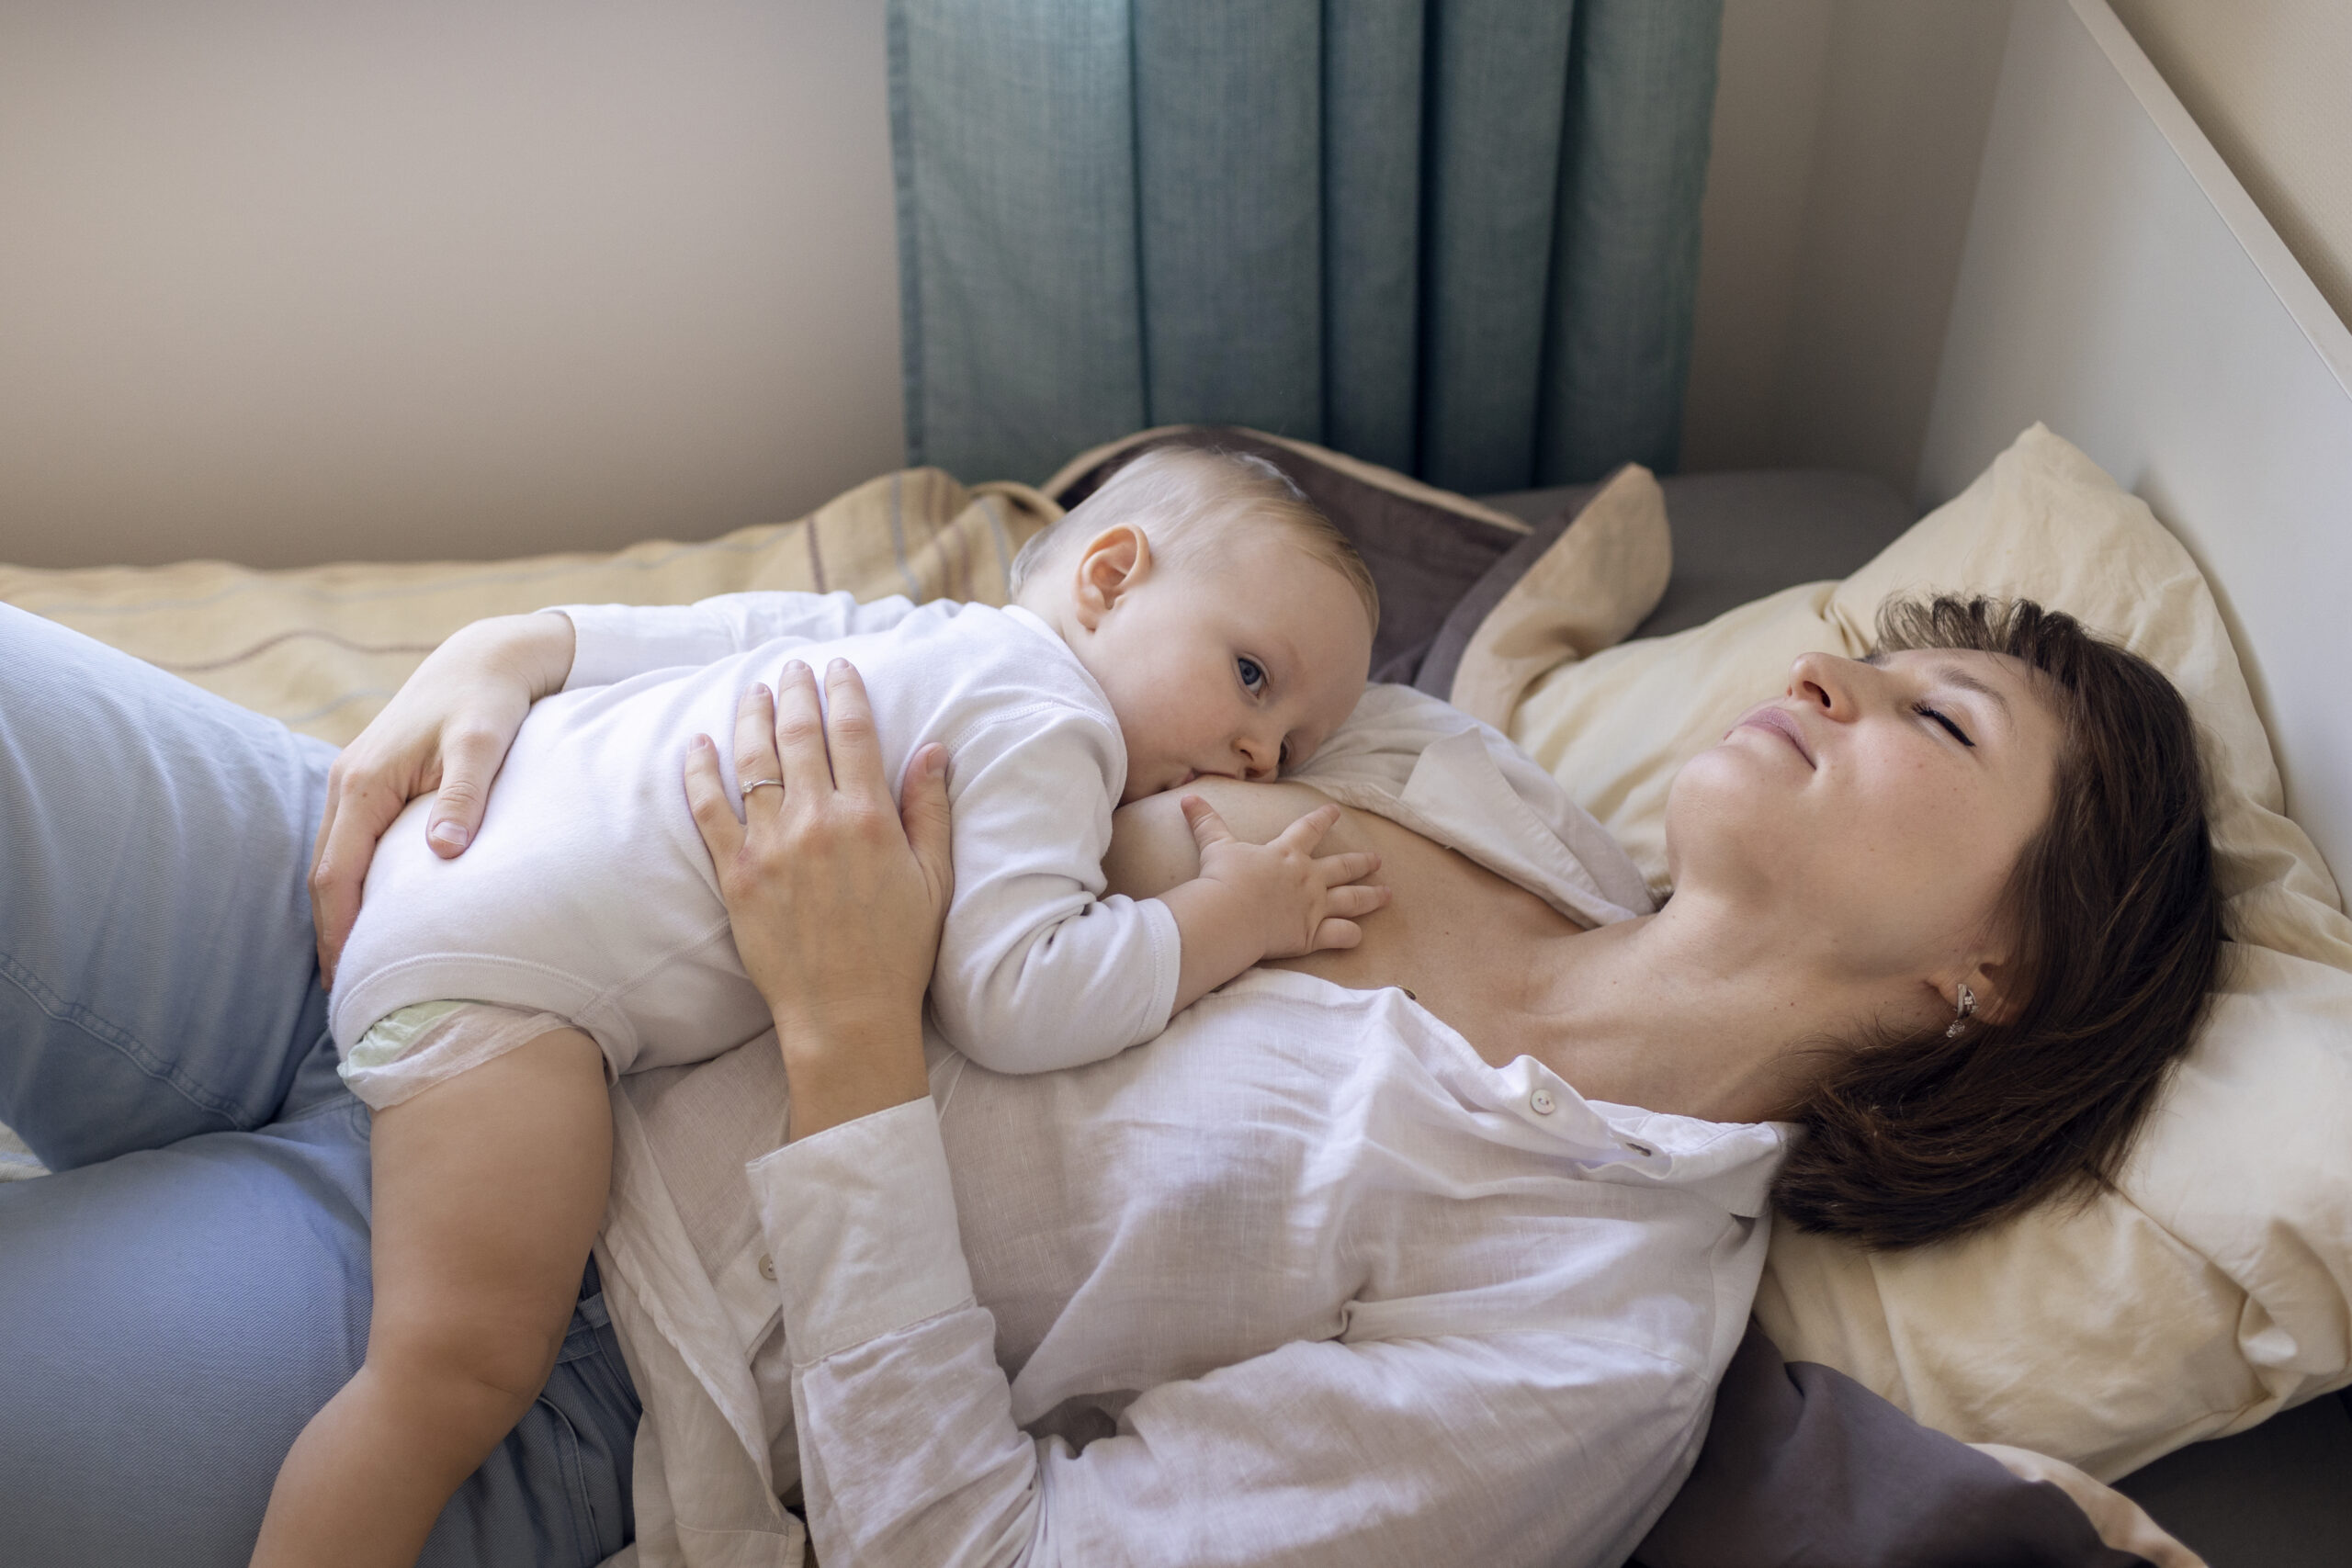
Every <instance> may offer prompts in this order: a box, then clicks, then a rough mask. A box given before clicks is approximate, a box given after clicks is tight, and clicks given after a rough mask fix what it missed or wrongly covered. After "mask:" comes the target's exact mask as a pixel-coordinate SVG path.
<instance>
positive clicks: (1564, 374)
mask: <svg viewBox="0 0 2352 1568" xmlns="http://www.w3.org/2000/svg"><path fill="white" fill-rule="evenodd" d="M1721 32H1722V10H1721V6H1719V5H1713V4H1708V5H1699V4H1660V3H1659V0H1580V5H1579V8H1578V10H1577V39H1576V51H1575V55H1574V58H1573V60H1572V62H1571V68H1570V74H1569V95H1568V104H1569V107H1568V122H1567V128H1566V138H1565V141H1564V145H1565V146H1566V148H1568V149H1569V150H1570V155H1568V156H1565V157H1563V158H1562V159H1561V161H1560V211H1559V220H1558V224H1557V226H1556V231H1555V235H1554V242H1553V243H1554V250H1553V262H1552V298H1551V301H1550V307H1549V310H1547V312H1546V319H1545V322H1544V396H1543V399H1542V403H1541V413H1540V418H1539V424H1538V435H1537V460H1536V465H1535V482H1536V483H1537V484H1541V485H1555V484H1581V483H1583V482H1584V481H1586V480H1588V479H1597V478H1599V477H1600V475H1602V474H1604V473H1606V472H1608V471H1609V470H1610V469H1611V468H1615V467H1616V466H1617V465H1618V464H1620V463H1627V462H1634V463H1641V464H1645V465H1646V466H1647V467H1649V468H1654V469H1656V470H1657V471H1658V472H1660V473H1668V472H1671V471H1672V470H1673V468H1674V467H1675V459H1676V457H1677V455H1678V453H1679V449H1680V446H1681V439H1682V387H1683V378H1684V372H1685V371H1686V369H1687V368H1688V367H1689V365H1690V362H1691V316H1692V313H1693V302H1694V300H1695V299H1696V298H1697V295H1698V289H1699V221H1698V214H1699V200H1700V197H1702V196H1703V195H1704V194H1705V192H1706V187H1707V133H1708V130H1709V126H1710V124H1711V119H1712V117H1711V116H1707V115H1694V114H1693V113H1691V103H1692V102H1693V101H1694V100H1695V101H1697V102H1699V103H1703V104H1708V105H1712V104H1713V102H1714V97H1715V46H1716V42H1717V39H1718V38H1719V36H1720V34H1721Z"/></svg>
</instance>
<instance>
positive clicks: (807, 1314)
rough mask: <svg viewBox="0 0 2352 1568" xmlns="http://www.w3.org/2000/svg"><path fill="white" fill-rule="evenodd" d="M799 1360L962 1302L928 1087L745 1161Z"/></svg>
mask: <svg viewBox="0 0 2352 1568" xmlns="http://www.w3.org/2000/svg"><path fill="white" fill-rule="evenodd" d="M745 1171H746V1172H747V1173H748V1174H749V1176H750V1178H751V1181H752V1199H753V1201H755V1202H756V1203H757V1204H758V1205H759V1210H760V1228H761V1230H762V1231H763V1233H764V1234H765V1235H766V1237H767V1243H768V1251H769V1254H770V1255H771V1256H772V1257H774V1258H775V1274H776V1286H777V1289H778V1290H779V1291H780V1292H782V1295H783V1305H784V1334H785V1343H786V1345H787V1346H788V1347H790V1348H791V1351H792V1359H793V1362H794V1364H795V1365H797V1366H806V1365H808V1364H809V1363H810V1362H813V1361H820V1360H823V1359H825V1358H827V1357H829V1356H833V1355H837V1354H839V1353H840V1352H841V1351H843V1350H847V1349H850V1348H854V1347H855V1346H859V1345H863V1344H865V1342H866V1341H868V1340H870V1339H874V1338H877V1337H880V1336H882V1335H885V1334H894V1333H897V1332H899V1330H902V1329H906V1328H910V1327H912V1326H913V1325H916V1324H918V1323H922V1322H923V1321H924V1320H925V1319H928V1318H933V1317H937V1316H940V1315H941V1314H944V1313H950V1312H954V1311H956V1309H957V1308H959V1307H964V1306H967V1305H969V1304H970V1303H971V1301H972V1271H971V1268H970V1266H969V1265H968V1264H967V1263H966V1262H965V1260H964V1241H963V1235H962V1233H961V1232H960V1231H959V1230H958V1229H957V1228H956V1195H955V1191H954V1190H953V1188H952V1187H951V1186H950V1185H949V1181H948V1175H947V1146H946V1145H945V1144H944V1142H942V1140H941V1138H940V1135H939V1112H938V1110H937V1108H936V1107H934V1106H933V1104H932V1102H931V1100H930V1099H929V1098H927V1097H926V1098H924V1099H922V1100H909V1101H907V1102H906V1103H905V1104H904V1105H894V1106H892V1107H891V1108H890V1109H889V1110H888V1111H876V1112H875V1113H874V1114H873V1115H871V1116H862V1117H860V1118H858V1119H857V1120H856V1121H854V1122H842V1124H841V1125H839V1126H837V1127H828V1128H826V1129H825V1130H824V1131H823V1132H821V1133H817V1134H811V1135H810V1136H809V1137H806V1138H802V1139H800V1140H798V1141H797V1142H796V1143H791V1144H786V1145H785V1146H784V1147H783V1148H780V1149H778V1150H776V1151H775V1153H773V1154H769V1155H763V1156H761V1157H760V1158H758V1159H755V1160H753V1161H752V1162H751V1164H750V1165H748V1166H746V1167H745Z"/></svg>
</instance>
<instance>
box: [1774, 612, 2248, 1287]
mask: <svg viewBox="0 0 2352 1568" xmlns="http://www.w3.org/2000/svg"><path fill="white" fill-rule="evenodd" d="M1904 649H1968V650H1971V651H1974V652H1979V653H1999V654H2007V655H2008V656H2010V657H2011V658H2014V659H2018V660H2023V661H2024V662H2025V663H2026V664H2027V665H2029V666H2030V667H2031V668H2032V669H2033V670H2034V671H2037V672H2038V674H2039V676H2040V680H2039V681H2038V682H2037V684H2038V685H2039V686H2040V687H2041V691H2042V693H2043V694H2044V695H2045V696H2046V697H2047V698H2048V699H2049V700H2050V702H2051V704H2052V706H2053V707H2054V708H2055V709H2056V711H2057V713H2058V716H2059V719H2060V722H2061V725H2062V728H2063V731H2064V741H2063V742H2062V744H2061V747H2060V751H2059V756H2058V761H2057V773H2056V781H2055V783H2056V788H2055V791H2054V799H2053V801H2052V807H2051V811H2050V819H2049V820H2048V821H2047V822H2045V823H2044V824H2043V825H2042V827H2041V831H2040V832H2038V833H2037V834H2036V835H2035V836H2034V838H2033V839H2032V840H2031V841H2030V842H2029V843H2028V844H2027V845H2026V847H2025V850H2024V852H2023V853H2021V854H2020V855H2019V856H2018V863H2017V866H2016V868H2015V869H2014V870H2013V871H2012V873H2011V874H2010V877H2009V882H2008V885H2007V889H2006V891H2005V893H2004V895H2003V898H2002V907H2001V909H2000V918H2001V919H2004V920H2006V921H2007V927H2006V930H2007V932H2008V933H2009V934H2010V935H2012V937H2013V938H2014V940H2015V942H2016V947H2015V950H2014V951H2015V954H2016V957H2015V959H2014V961H2013V962H2014V965H2015V972H2014V978H2012V979H2010V980H2008V981H2007V982H2006V983H2005V985H2004V987H2003V1002H2004V1006H2003V1008H2002V1009H2001V1010H2000V1011H2001V1016H2000V1017H1998V1018H1997V1019H1995V1018H1989V1017H1985V1016H1981V1015H1980V1016H1979V1017H1977V1018H1973V1019H1971V1020H1969V1021H1967V1022H1966V1024H1965V1025H1964V1026H1963V1027H1962V1029H1961V1030H1960V1032H1958V1034H1957V1035H1955V1036H1951V1037H1947V1036H1946V1034H1945V1032H1944V1030H1943V1028H1942V1027H1938V1028H1937V1029H1935V1030H1933V1031H1930V1032H1928V1033H1926V1034H1923V1035H1919V1036H1917V1037H1912V1036H1888V1037H1883V1038H1880V1039H1875V1040H1871V1041H1869V1042H1866V1043H1863V1044H1862V1045H1861V1047H1860V1048H1859V1049H1851V1050H1846V1051H1841V1052H1840V1053H1839V1055H1840V1058H1841V1060H1840V1062H1839V1065H1838V1066H1836V1067H1835V1068H1833V1069H1832V1070H1831V1072H1830V1073H1829V1075H1828V1077H1827V1079H1826V1081H1825V1082H1823V1083H1822V1084H1821V1085H1820V1086H1819V1087H1818V1088H1817V1089H1815V1091H1814V1092H1813V1094H1812V1095H1811V1096H1810V1097H1809V1098H1807V1099H1806V1100H1804V1103H1803V1104H1801V1105H1800V1106H1798V1107H1797V1108H1796V1109H1795V1111H1793V1117H1794V1119H1795V1120H1796V1121H1798V1122H1800V1123H1802V1124H1803V1125H1804V1128H1805V1136H1804V1138H1803V1139H1801V1140H1800V1141H1799V1142H1798V1145H1797V1146H1796V1148H1795V1150H1794V1151H1793V1152H1792V1154H1791V1156H1790V1157H1789V1161H1788V1163H1787V1165H1786V1166H1784V1167H1783V1168H1782V1169H1781V1178H1780V1182H1779V1185H1778V1187H1777V1188H1776V1190H1775V1194H1774V1195H1775V1197H1776V1198H1777V1200H1778V1201H1779V1204H1780V1207H1781V1213H1783V1214H1785V1215H1787V1216H1788V1217H1789V1218H1790V1219H1791V1220H1792V1221H1794V1222H1795V1224H1797V1226H1798V1227H1799V1228H1800V1229H1803V1230H1809V1231H1826V1232H1830V1233H1832V1234H1835V1235H1845V1236H1849V1237H1851V1238H1853V1239H1854V1240H1856V1241H1860V1242H1862V1243H1864V1244H1866V1245H1868V1246H1871V1247H1916V1246H1917V1245H1919V1244H1921V1243H1923V1242H1930V1241H1939V1240H1943V1239H1945V1238H1947V1237H1951V1236H1955V1235H1961V1234H1962V1233H1964V1232H1966V1231H1970V1230H1973V1229H1975V1228H1977V1227H1979V1226H1982V1225H1985V1224H1990V1223H1992V1222H1993V1221H1995V1220H1997V1219H2001V1218H2003V1217H2005V1216H2007V1215H2010V1214H2014V1213H2018V1211H2020V1210H2022V1209H2024V1208H2026V1207H2027V1206H2029V1205H2030V1204H2032V1203H2034V1202H2036V1201H2040V1200H2041V1199H2043V1198H2047V1197H2052V1196H2053V1195H2069V1194H2072V1195H2081V1196H2087V1195H2088V1194H2090V1193H2091V1192H2093V1191H2096V1190H2098V1189H2099V1188H2101V1187H2103V1186H2105V1185H2107V1184H2109V1182H2111V1180H2112V1179H2113V1177H2114V1174H2115V1171H2116V1169H2117V1168H2119V1167H2120V1165H2121V1164H2122V1161H2123V1156H2124V1155H2125V1153H2126V1152H2127V1151H2128V1150H2129V1148H2130V1146H2131V1136H2132V1134H2133V1133H2134V1132H2135V1131H2137V1130H2138V1128H2139V1125H2140V1123H2141V1122H2142V1120H2143V1118H2144V1117H2145V1116H2146V1115H2147V1112H2148V1110H2149V1108H2150V1107H2151V1106H2152V1105H2153V1104H2154V1102H2155V1099H2156V1095H2157V1091H2158V1090H2159V1089H2161V1088H2162V1087H2163V1084H2164V1080H2165V1075H2166V1073H2167V1072H2168V1070H2169V1069H2170V1067H2171V1066H2172V1064H2173V1063H2174V1062H2175V1061H2177V1059H2178V1058H2179V1057H2180V1055H2182V1053H2184V1052H2186V1051H2187V1050H2188V1045H2189V1043H2190V1041H2191V1040H2192V1039H2194V1038H2195V1035H2196V1032H2197V1027H2198V1024H2199V1022H2200V1021H2201V1020H2202V1019H2203V1017H2204V1013H2205V1007H2206V998H2207V996H2208V994H2209V992H2210V991H2211V988H2212V986H2213V979H2214V973H2215V970H2216V968H2217V967H2218V965H2219V964H2220V963H2221V953H2222V906H2221V895H2220V893H2219V891H2218V890H2217V889H2216V887H2215V886H2214V882H2213V851H2212V840H2211V833H2210V831H2209V829H2208V827H2207V822H2206V813H2205V778H2204V768H2203V766H2202V764H2201V763H2200V762H2199V755H2198V747H2197V728H2196V724H2195V722H2194V721H2193V720H2192V719H2191V718H2190V717H2189V714H2188V704H2187V703H2185V702H2184V701H2182V700H2181V696H2180V694H2179V692H2178V691H2177V690H2175V689H2174V687H2173V684H2172V682H2170V681H2168V680H2166V679H2165V676H2164V675H2163V673H2162V672H2161V671H2158V670H2156V668H2155V667H2154V666H2153V665H2151V664H2150V663H2148V662H2147V661H2146V660H2143V659H2142V658H2140V657H2139V656H2138V655H2136V654H2134V653H2131V652H2129V651H2127V650H2126V649H2122V648H2119V647H2117V646H2116V645H2115V644H2113V643H2110V642H2107V641H2104V640H2102V639H2100V638H2099V637H2094V636H2093V635H2091V634H2090V633H2089V632H2088V631H2086V630H2085V629H2084V627H2083V626H2082V625H2081V624H2080V623H2079V622H2077V621H2075V619H2074V617H2072V616H2071V615H2061V614H2058V613H2056V612H2054V611H2050V610H2045V609H2043V608H2042V607H2041V605H2039V604H2033V603H2032V602H2031V601H2030V600H2015V601H2009V602H2001V601H1996V600H1990V599H1983V598H1976V599H1961V598H1956V597H1944V598H1937V599H1929V600H1898V601H1896V602H1894V603H1893V604H1888V605H1887V606H1886V607H1885V608H1884V609H1883V610H1882V611H1881V612H1880V615H1879V626H1878V649H1877V651H1879V652H1882V653H1893V652H1897V651H1901V650H1904Z"/></svg>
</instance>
